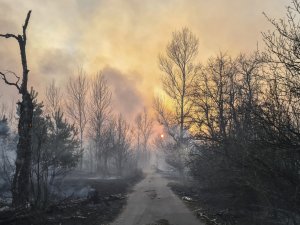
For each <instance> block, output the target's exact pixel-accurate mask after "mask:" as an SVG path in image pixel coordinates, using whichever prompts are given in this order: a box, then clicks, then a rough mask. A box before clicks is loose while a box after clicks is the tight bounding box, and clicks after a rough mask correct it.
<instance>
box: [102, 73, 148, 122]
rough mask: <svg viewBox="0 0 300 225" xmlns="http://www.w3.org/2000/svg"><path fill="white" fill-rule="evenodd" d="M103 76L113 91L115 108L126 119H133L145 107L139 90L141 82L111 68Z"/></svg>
mask: <svg viewBox="0 0 300 225" xmlns="http://www.w3.org/2000/svg"><path fill="white" fill-rule="evenodd" d="M103 74H104V77H105V79H106V80H107V82H108V85H109V86H110V88H111V90H112V95H113V96H112V98H113V107H114V108H115V109H116V110H117V111H119V112H121V113H122V114H124V116H125V117H126V118H129V119H133V118H134V116H135V115H136V114H137V113H138V112H140V111H141V110H142V108H143V107H144V104H143V99H142V95H141V93H139V91H138V89H137V87H138V85H139V82H140V81H139V80H138V79H135V78H133V77H131V76H130V75H128V74H124V73H122V72H120V71H119V70H116V69H113V68H111V67H106V68H105V69H104V70H103Z"/></svg>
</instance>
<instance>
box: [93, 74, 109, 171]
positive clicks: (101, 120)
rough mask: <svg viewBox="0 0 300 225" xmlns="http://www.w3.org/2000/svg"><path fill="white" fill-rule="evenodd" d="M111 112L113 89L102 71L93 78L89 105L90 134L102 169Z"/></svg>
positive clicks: (97, 166) (97, 165) (98, 169)
mask: <svg viewBox="0 0 300 225" xmlns="http://www.w3.org/2000/svg"><path fill="white" fill-rule="evenodd" d="M110 113H111V91H110V89H109V87H108V85H107V82H106V80H105V79H104V76H103V74H102V73H101V72H99V73H98V74H97V75H96V76H95V77H94V79H93V82H92V88H91V101H90V106H89V117H90V120H89V122H90V129H89V136H90V137H91V138H92V140H93V141H94V143H95V158H96V160H97V164H96V168H97V171H100V169H101V167H100V163H101V159H102V153H101V151H102V149H103V148H102V145H103V141H104V140H103V138H102V137H103V132H104V131H105V127H106V125H107V124H108V122H109V120H108V119H109V118H108V117H109V115H110Z"/></svg>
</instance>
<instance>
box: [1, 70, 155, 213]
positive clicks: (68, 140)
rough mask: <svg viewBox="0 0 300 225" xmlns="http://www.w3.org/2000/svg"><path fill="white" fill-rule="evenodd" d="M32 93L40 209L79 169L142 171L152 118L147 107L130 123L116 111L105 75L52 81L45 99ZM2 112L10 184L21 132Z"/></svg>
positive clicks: (33, 180)
mask: <svg viewBox="0 0 300 225" xmlns="http://www.w3.org/2000/svg"><path fill="white" fill-rule="evenodd" d="M30 95H31V98H32V100H33V119H32V130H31V149H32V154H31V157H32V158H31V170H30V171H31V172H30V199H31V200H30V202H31V204H33V205H34V206H35V207H45V206H47V205H48V204H49V201H54V200H55V198H56V197H55V196H56V195H57V194H59V193H57V192H58V191H59V187H60V186H59V185H60V184H61V181H62V180H63V178H64V177H65V176H66V175H67V173H68V172H70V171H72V170H74V169H75V170H79V171H86V172H89V173H93V174H95V175H97V176H103V177H108V176H129V175H134V174H136V173H137V172H138V167H139V168H140V167H141V166H140V165H139V166H138V161H143V162H146V161H147V159H148V157H149V156H148V154H147V152H148V145H149V138H150V136H151V134H152V129H153V120H152V119H151V117H150V116H149V115H148V112H147V111H146V110H144V111H143V112H141V113H138V114H137V117H136V120H135V122H134V123H132V124H129V123H128V122H127V121H126V120H125V118H124V117H123V116H122V115H121V114H119V113H117V112H116V111H115V109H113V107H112V98H113V96H112V92H111V90H110V87H109V85H108V83H107V81H106V79H105V76H104V74H103V73H101V72H100V73H98V74H97V75H96V76H93V77H92V76H90V77H89V76H87V74H85V72H84V71H83V70H79V71H78V75H77V76H72V77H70V79H69V80H68V82H67V83H66V85H65V86H61V87H58V86H56V85H55V82H54V81H53V82H52V83H51V84H49V85H48V86H47V88H46V91H45V93H44V96H45V97H44V101H39V98H38V94H37V92H35V91H34V90H31V92H30ZM18 112H19V111H18V109H17V114H18ZM2 114H3V115H2V120H1V121H0V140H1V141H2V142H3V145H2V147H1V150H2V151H1V154H2V155H1V174H2V175H3V177H5V178H6V179H5V181H6V183H7V185H9V184H10V185H11V182H13V181H12V175H13V172H14V170H15V166H14V159H15V151H16V148H15V145H16V138H17V135H16V134H14V132H12V131H11V132H10V130H11V129H10V128H11V127H10V125H9V123H8V120H7V118H6V116H5V115H6V114H7V113H6V112H5V110H3V113H2ZM133 137H136V138H137V139H133ZM9 140H10V141H9ZM57 197H59V195H58V196H57Z"/></svg>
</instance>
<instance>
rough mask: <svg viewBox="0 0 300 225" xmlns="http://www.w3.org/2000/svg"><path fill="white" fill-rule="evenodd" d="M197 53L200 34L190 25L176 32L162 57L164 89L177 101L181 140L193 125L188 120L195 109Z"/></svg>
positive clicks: (175, 102)
mask: <svg viewBox="0 0 300 225" xmlns="http://www.w3.org/2000/svg"><path fill="white" fill-rule="evenodd" d="M197 55H198V39H197V37H196V36H195V35H194V34H193V33H192V32H191V31H190V30H189V29H188V28H183V29H182V30H181V31H176V32H174V33H173V37H172V40H171V42H170V43H169V44H168V46H167V48H166V55H165V56H163V55H160V56H159V67H160V70H161V71H162V72H163V77H162V82H163V88H164V91H165V92H166V94H167V95H168V96H169V97H170V98H171V100H172V101H173V104H174V108H175V111H176V120H177V124H178V126H179V127H180V128H179V140H180V141H181V140H182V139H183V132H184V130H185V129H188V128H189V121H188V120H187V119H188V118H189V116H190V114H191V110H192V102H191V101H190V99H189V96H190V93H191V90H192V87H193V84H194V81H195V77H196V75H197V73H198V71H199V65H198V64H196V63H195V59H196V57H197Z"/></svg>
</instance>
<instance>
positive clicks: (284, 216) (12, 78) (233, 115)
mask: <svg viewBox="0 0 300 225" xmlns="http://www.w3.org/2000/svg"><path fill="white" fill-rule="evenodd" d="M31 13H32V14H34V11H32V12H31V11H28V13H27V16H26V18H25V20H24V24H23V25H22V27H21V28H22V30H21V31H22V32H21V33H20V34H13V33H5V32H6V31H5V30H0V38H1V42H0V47H1V45H5V43H6V42H7V41H8V40H12V41H14V42H15V43H16V44H17V45H18V54H19V62H15V63H20V64H21V68H22V71H14V68H9V69H8V70H4V69H2V68H0V78H1V82H2V84H1V85H6V86H10V88H11V89H13V90H14V91H15V92H16V93H18V94H19V98H18V101H17V102H12V103H11V104H9V103H7V102H6V101H4V100H5V99H6V98H7V97H8V96H6V93H2V92H1V97H0V143H1V144H0V154H1V157H0V224H103V223H104V222H106V223H108V222H113V221H114V219H115V218H117V216H118V215H119V214H120V215H125V217H128V218H129V217H130V216H128V215H129V214H126V213H127V211H126V209H128V211H131V214H134V215H135V216H136V215H139V213H138V211H133V210H129V208H130V207H131V200H130V199H131V198H134V197H132V196H131V197H129V198H128V197H127V194H128V193H130V190H131V189H132V188H133V187H135V185H137V186H136V187H137V188H138V187H139V185H141V183H140V182H144V181H147V183H150V184H147V185H151V182H152V183H155V181H154V180H155V179H164V180H163V181H160V182H157V183H162V182H165V180H169V181H168V184H167V187H168V188H170V189H171V190H172V191H173V193H175V195H176V196H177V197H178V199H180V200H182V202H184V205H185V206H184V207H187V208H188V209H189V210H190V211H192V214H193V215H194V216H195V217H198V219H199V220H198V221H199V224H214V225H221V224H222V225H223V224H224V225H225V224H226V225H233V224H245V225H251V224H252V225H253V224H263V225H269V224H270V225H273V224H274V225H275V224H282V225H283V224H285V225H297V224H300V210H299V209H300V104H299V103H300V77H299V76H300V25H299V22H300V2H299V1H298V0H292V2H291V4H290V5H289V6H288V7H286V17H285V18H272V17H270V16H269V15H268V14H264V17H265V20H267V21H268V23H269V24H270V25H271V26H272V30H269V31H262V34H261V35H262V40H263V47H257V49H256V50H254V51H253V52H252V53H240V54H238V55H231V54H229V53H227V52H225V51H219V52H217V53H216V54H215V55H214V56H211V57H210V58H208V59H207V60H206V61H201V60H200V59H199V55H201V45H200V44H199V40H200V39H201V37H198V36H197V35H196V34H195V33H194V32H193V30H192V29H190V28H189V27H182V28H181V27H179V28H178V29H177V30H174V31H173V33H172V34H171V35H170V36H169V37H168V39H169V42H168V44H167V45H166V46H165V48H164V49H162V50H161V51H160V52H159V54H158V57H157V62H158V63H157V65H152V66H154V67H155V66H156V67H158V69H159V70H160V81H159V82H160V85H161V86H162V92H161V93H160V94H159V95H155V96H153V98H152V106H151V107H148V108H147V107H143V108H142V109H141V110H140V111H139V112H137V113H136V115H134V117H133V118H130V119H128V118H127V117H126V116H125V115H123V114H122V112H120V111H118V109H116V108H115V105H114V104H113V101H114V98H115V96H114V94H113V90H112V87H111V86H110V84H109V82H108V79H109V74H106V73H105V70H101V69H100V70H99V71H98V72H96V73H95V74H88V73H87V72H86V71H85V69H84V68H82V67H79V68H77V69H76V74H74V76H71V77H69V78H68V79H67V81H66V82H65V83H63V84H60V83H59V82H58V81H56V80H52V82H50V83H49V84H47V88H46V89H45V90H44V92H43V93H40V92H38V91H37V90H36V87H34V86H32V87H31V86H30V85H29V84H28V83H29V80H30V78H31V68H30V63H28V62H27V55H28V51H27V48H26V47H27V46H26V44H27V39H29V38H30V35H29V34H28V32H29V30H30V26H31V24H32V23H35V21H34V20H32V19H31ZM35 19H37V18H35ZM99 38H100V39H101V36H100V37H99ZM0 53H1V52H0ZM0 56H1V54H0ZM1 57H3V56H1ZM0 60H1V59H0ZM57 60H59V59H57ZM0 91H1V90H0ZM153 174H154V175H153ZM155 174H157V175H155ZM156 176H159V177H164V178H156ZM148 178H149V182H148V180H147V179H148ZM143 180H144V181H143ZM145 185H146V184H145ZM157 185H158V184H157ZM159 185H160V184H159ZM143 187H144V186H143ZM150 187H152V186H149V188H150ZM155 187H156V186H154V187H152V189H151V188H150V189H149V190H148V189H146V191H145V190H144V189H143V193H144V192H146V193H149V194H150V195H149V196H150V200H149V201H151V202H152V201H156V200H157V201H160V200H161V199H163V195H161V197H160V198H161V199H160V198H158V197H157V195H158V196H159V195H160V193H161V192H160V188H158V189H157V190H156V189H155ZM167 187H166V188H167ZM107 193H108V194H107ZM106 194H107V195H106ZM132 195H134V194H132ZM149 196H148V197H149ZM126 201H127V203H126ZM166 201H167V200H166ZM126 204H128V205H127V206H126ZM147 204H149V203H147ZM170 204H171V203H170ZM91 205H94V208H93V209H92V207H91ZM89 207H90V208H89ZM97 207H98V208H97ZM122 207H125V211H124V210H123V211H122ZM126 207H127V208H126ZM95 208H96V209H97V210H98V211H99V212H98V211H97V210H96V209H95ZM166 208H168V206H166ZM170 208H172V205H170ZM130 209H131V208H130ZM92 210H94V211H92ZM135 210H138V209H135ZM174 210H175V209H174ZM72 211H76V212H77V214H76V213H75V212H74V213H72ZM91 211H92V213H89V212H91ZM100 211H101V212H100ZM58 212H59V213H58ZM78 212H79V213H78ZM174 212H175V211H174ZM99 213H100V214H101V213H102V214H101V218H100V216H99ZM122 213H124V214H122ZM131 214H130V215H131ZM36 215H39V219H37V218H35V217H36ZM58 215H59V216H58ZM186 218H188V217H186ZM155 219H156V220H157V221H156V222H155V221H152V222H155V223H150V222H151V221H150V222H148V221H147V220H141V221H144V222H145V223H142V222H140V223H135V222H115V223H113V224H161V225H164V224H165V225H166V224H177V223H174V222H172V220H171V218H170V219H169V218H168V216H166V218H160V217H159V218H158V217H157V218H155ZM158 219H161V220H158ZM165 219H166V220H165ZM95 220H98V222H96V221H95ZM117 221H118V220H117ZM120 221H121V220H120ZM128 221H129V220H128ZM164 221H165V222H164ZM58 222H59V223H58ZM147 222H148V223H147ZM178 224H194V223H193V222H192V220H191V221H190V222H189V220H188V219H186V223H178Z"/></svg>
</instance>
